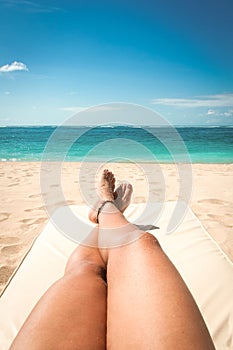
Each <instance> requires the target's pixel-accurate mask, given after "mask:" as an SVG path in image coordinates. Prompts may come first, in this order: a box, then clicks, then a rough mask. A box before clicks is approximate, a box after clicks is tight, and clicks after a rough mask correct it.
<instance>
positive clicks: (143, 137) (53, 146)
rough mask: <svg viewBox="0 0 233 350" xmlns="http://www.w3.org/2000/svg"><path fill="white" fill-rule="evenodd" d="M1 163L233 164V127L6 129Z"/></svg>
mask: <svg viewBox="0 0 233 350" xmlns="http://www.w3.org/2000/svg"><path fill="white" fill-rule="evenodd" d="M0 161H90V162H92V161H109V162H159V163H174V162H192V163H232V162H233V127H176V128H175V127H174V128H173V127H146V126H145V127H132V126H120V125H116V126H113V125H112V126H101V127H93V128H92V127H71V126H70V127H59V128H57V127H55V126H36V127H31V126H30V127H19V126H17V127H0Z"/></svg>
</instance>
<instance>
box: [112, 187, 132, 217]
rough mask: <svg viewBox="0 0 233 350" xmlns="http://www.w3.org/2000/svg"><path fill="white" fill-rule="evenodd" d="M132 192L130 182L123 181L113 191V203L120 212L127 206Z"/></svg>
mask: <svg viewBox="0 0 233 350" xmlns="http://www.w3.org/2000/svg"><path fill="white" fill-rule="evenodd" d="M132 193H133V186H132V185H131V184H130V183H127V182H123V183H122V184H121V185H120V186H118V187H117V189H116V191H115V193H114V197H115V201H114V204H115V206H116V207H117V209H119V210H120V211H121V212H122V213H124V211H125V209H126V208H127V207H128V206H129V204H130V201H131V196H132Z"/></svg>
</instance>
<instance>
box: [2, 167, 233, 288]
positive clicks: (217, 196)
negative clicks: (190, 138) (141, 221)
mask: <svg viewBox="0 0 233 350" xmlns="http://www.w3.org/2000/svg"><path fill="white" fill-rule="evenodd" d="M150 167H151V172H153V167H152V166H151V165H150V166H148V165H147V169H149V171H150ZM84 168H85V167H84V165H83V164H82V165H81V164H80V163H68V162H67V163H64V164H63V167H62V174H61V183H62V190H63V192H64V200H63V201H61V200H60V198H56V196H54V198H53V199H52V202H51V201H50V202H49V201H48V202H47V205H46V206H45V205H44V201H43V198H42V196H41V191H42V192H43V189H42V190H41V183H40V181H41V180H40V172H41V164H40V163H39V162H38V163H37V162H0V177H1V182H0V186H1V189H0V190H1V192H0V193H1V196H0V203H1V205H0V225H1V226H0V227H1V229H0V291H1V290H2V289H3V288H4V286H5V284H6V283H7V281H8V279H9V278H10V276H11V275H12V273H13V271H14V270H15V268H16V267H17V266H18V265H19V263H20V261H21V260H22V258H23V256H24V255H25V254H26V252H27V251H28V249H29V248H30V246H31V244H32V242H33V240H34V238H35V237H36V236H37V235H38V234H39V233H40V232H41V231H42V229H43V227H44V226H45V224H46V222H47V221H48V211H49V213H51V212H52V211H53V210H55V209H56V207H59V206H61V205H65V204H68V205H70V204H86V203H87V198H86V197H85V194H84V192H85V189H87V190H88V193H89V194H90V198H91V197H93V199H94V197H95V185H94V183H93V176H92V172H91V169H92V167H91V166H88V167H87V168H86V169H84ZM108 168H109V169H110V170H112V171H114V172H115V173H116V176H117V178H118V179H119V180H121V181H122V180H125V179H126V180H128V181H130V182H131V183H132V184H133V187H134V196H133V199H132V202H133V203H143V202H145V201H146V200H147V198H148V191H149V188H150V187H149V185H148V181H147V178H146V176H145V172H144V170H143V166H141V167H140V166H137V165H136V164H133V163H130V164H125V163H114V164H108ZM80 169H81V172H80ZM84 170H85V171H84ZM92 170H93V169H92ZM160 170H161V173H162V175H163V178H164V183H165V185H163V189H161V188H160V187H161V184H160V182H159V181H158V183H157V182H156V176H154V180H153V181H154V183H153V188H156V186H158V188H157V190H155V192H156V198H157V200H163V199H164V196H165V200H166V201H171V200H176V199H177V198H178V193H179V177H178V174H177V169H176V167H175V165H172V164H162V165H161V166H160ZM192 172H193V181H192V198H191V200H190V206H191V208H192V209H193V211H194V213H195V214H196V215H197V216H198V218H199V219H200V221H201V222H202V224H203V226H204V227H205V228H206V229H207V231H208V232H209V233H210V235H211V236H212V237H213V238H214V239H215V240H216V241H217V243H218V244H219V245H220V247H221V248H222V249H223V251H224V252H225V253H226V254H227V255H228V257H229V258H230V259H231V260H232V261H233V234H232V233H233V231H232V227H233V186H232V179H233V164H193V165H192ZM50 186H51V191H52V192H51V193H54V192H53V190H52V188H56V186H57V184H56V181H55V183H54V184H52V182H51V183H50ZM42 187H43V186H42ZM48 192H50V189H49V188H48ZM50 200H51V198H50Z"/></svg>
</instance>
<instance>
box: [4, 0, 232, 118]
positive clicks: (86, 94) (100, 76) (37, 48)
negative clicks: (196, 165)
mask: <svg viewBox="0 0 233 350" xmlns="http://www.w3.org/2000/svg"><path fill="white" fill-rule="evenodd" d="M232 13H233V2H232V0H221V2H220V1H213V0H202V1H201V0H196V1H187V0H186V1H184V0H157V1H156V0H155V1H151V0H150V1H149V0H143V1H137V0H134V1H132V0H129V1H127V2H126V1H123V0H117V1H115V0H112V1H103V0H98V1H97V0H95V1H94V0H92V1H90V0H76V1H69V0H67V1H61V0H59V1H55V0H50V1H43V0H40V1H39V0H35V1H30V0H29V1H28V0H22V1H20V0H0V30H1V40H0V125H20V124H26V125H31V124H42V125H43V124H60V123H62V122H63V121H64V120H65V119H66V118H67V117H69V116H70V115H72V114H73V113H75V111H78V110H79V109H82V108H85V107H89V106H93V105H97V104H102V103H108V102H130V103H136V104H141V105H143V106H145V107H149V108H151V109H153V110H155V111H158V112H159V113H160V114H161V115H163V116H164V117H166V118H167V120H168V121H169V122H170V123H172V124H174V125H179V124H186V125H202V124H203V125H233V65H232V62H233V39H232V38H233V21H232ZM151 124H153V120H151Z"/></svg>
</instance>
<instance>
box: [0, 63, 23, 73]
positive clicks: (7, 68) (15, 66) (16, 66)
mask: <svg viewBox="0 0 233 350" xmlns="http://www.w3.org/2000/svg"><path fill="white" fill-rule="evenodd" d="M17 70H25V71H28V68H27V66H26V64H24V63H22V62H17V61H15V62H12V63H10V64H5V65H4V66H1V67H0V72H1V73H8V72H13V71H17Z"/></svg>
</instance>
